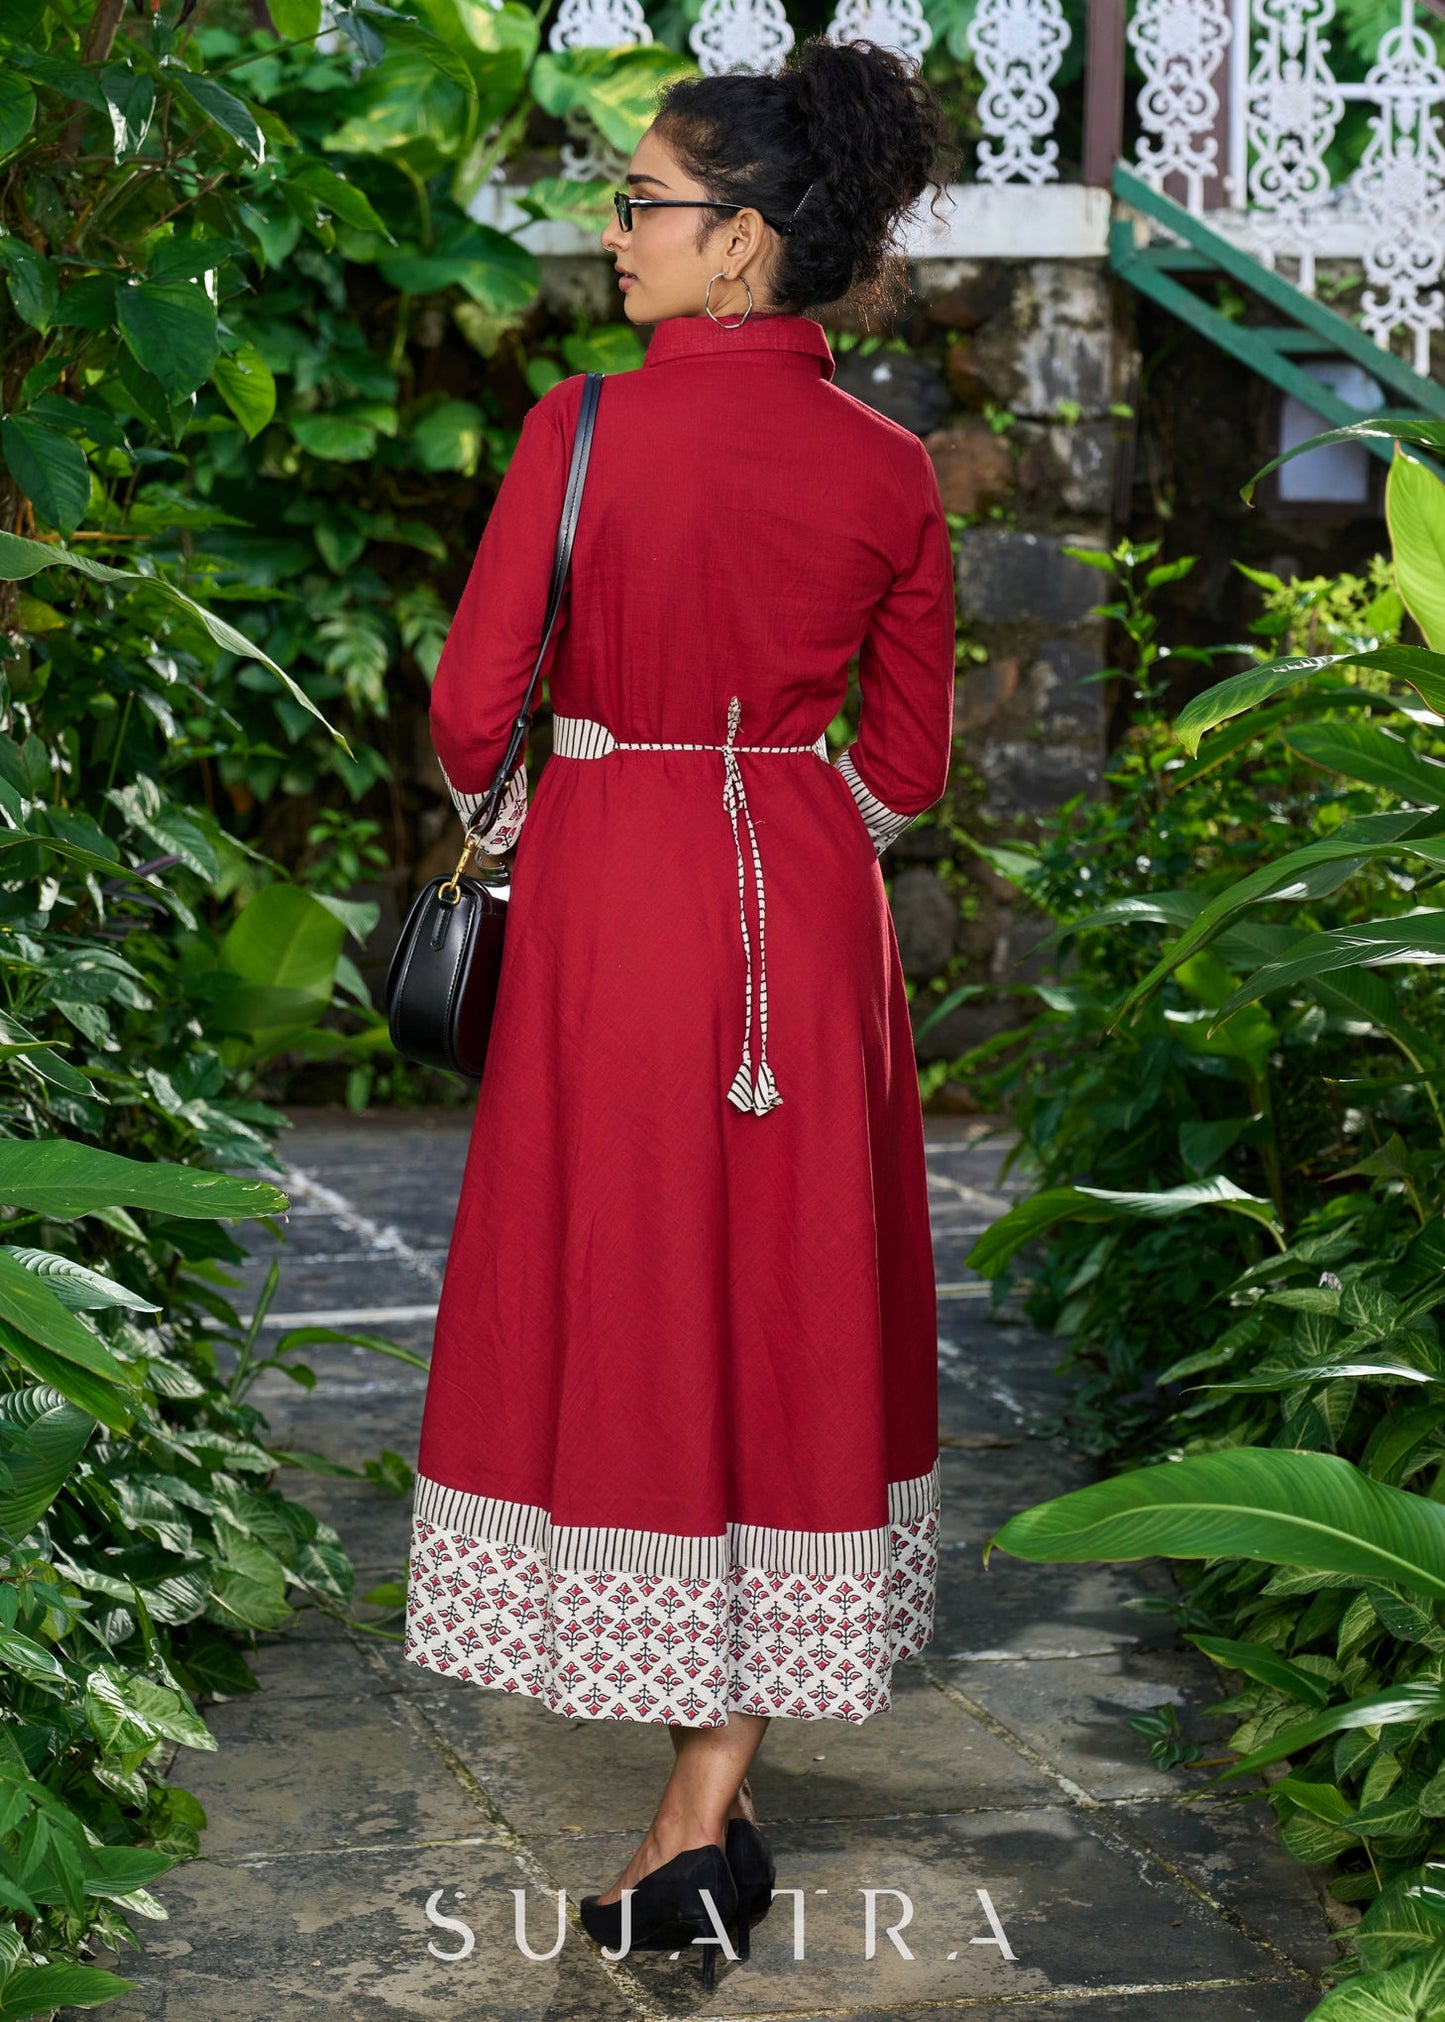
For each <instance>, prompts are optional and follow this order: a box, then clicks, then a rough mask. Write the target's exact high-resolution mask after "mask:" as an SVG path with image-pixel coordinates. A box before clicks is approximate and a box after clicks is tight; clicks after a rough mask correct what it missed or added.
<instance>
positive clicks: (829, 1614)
mask: <svg viewBox="0 0 1445 2022" xmlns="http://www.w3.org/2000/svg"><path fill="white" fill-rule="evenodd" d="M889 1499H890V1522H889V1524H888V1526H887V1529H886V1533H885V1535H886V1538H887V1543H888V1558H887V1561H886V1563H885V1564H884V1565H882V1566H881V1567H879V1568H878V1569H876V1570H873V1571H867V1572H862V1573H854V1572H826V1571H824V1572H798V1571H788V1570H776V1569H772V1568H769V1567H766V1566H761V1565H749V1564H746V1563H743V1562H741V1561H740V1560H739V1559H737V1558H736V1557H734V1558H733V1559H732V1561H731V1563H730V1564H729V1565H728V1566H727V1569H726V1572H725V1574H724V1575H723V1576H721V1577H714V1576H712V1575H711V1574H710V1573H709V1572H707V1571H698V1572H692V1573H668V1572H648V1571H644V1570H637V1569H633V1568H627V1569H619V1568H618V1567H616V1566H615V1565H614V1566H606V1565H603V1566H592V1567H586V1568H581V1569H570V1568H566V1567H560V1566H558V1565H556V1564H555V1563H554V1562H553V1561H551V1560H550V1559H549V1558H548V1557H547V1555H546V1553H545V1552H544V1551H539V1550H537V1549H536V1548H535V1547H534V1546H532V1545H529V1544H527V1543H525V1542H522V1541H520V1540H518V1539H514V1538H502V1539H498V1538H487V1539H483V1538H476V1537H472V1536H468V1535H466V1534H465V1533H463V1532H461V1531H457V1530H453V1529H448V1528H444V1527H442V1526H440V1525H437V1524H435V1523H432V1522H431V1521H430V1520H429V1519H428V1518H427V1517H426V1516H425V1515H423V1514H422V1513H421V1512H420V1510H418V1511H417V1513H416V1514H415V1515H414V1517H413V1523H412V1540H411V1559H410V1565H409V1568H408V1581H407V1601H406V1636H405V1641H404V1644H403V1649H402V1655H403V1657H404V1658H405V1659H407V1660H408V1661H409V1662H411V1663H413V1664H416V1665H417V1666H419V1667H420V1668H421V1669H423V1670H426V1671H434V1672H436V1673H438V1674H439V1675H441V1676H445V1677H453V1678H460V1679H463V1680H465V1681H466V1682H468V1683H471V1684H477V1685H486V1686H491V1687H494V1688H496V1689H499V1690H501V1691H505V1692H511V1693H514V1694H518V1695H521V1696H525V1697H529V1698H534V1699H540V1700H542V1701H543V1703H544V1704H546V1705H547V1706H549V1707H550V1708H551V1709H552V1710H553V1712H556V1713H560V1714H563V1715H565V1716H567V1717H568V1718H579V1717H580V1718H582V1719H594V1720H608V1719H611V1720H646V1721H666V1722H669V1723H672V1724H676V1725H679V1726H684V1727H721V1726H723V1725H725V1724H726V1721H727V1717H728V1714H729V1712H742V1713H756V1714H762V1715H766V1716H768V1717H781V1718H784V1719H797V1720H818V1719H835V1720H847V1721H852V1722H857V1721H861V1720H866V1719H868V1718H869V1717H870V1715H872V1714H874V1713H881V1712H886V1711H887V1710H888V1708H889V1707H890V1706H891V1705H892V1696H891V1690H890V1687H891V1673H892V1668H893V1665H894V1664H895V1663H897V1662H899V1661H900V1660H902V1659H903V1658H905V1657H911V1656H913V1655H915V1654H916V1653H917V1652H918V1651H920V1650H921V1649H923V1647H924V1646H925V1644H927V1643H929V1642H930V1641H931V1640H932V1637H933V1617H934V1600H935V1594H936V1588H937V1575H938V1468H937V1466H936V1465H935V1466H934V1468H933V1470H932V1472H931V1473H930V1474H927V1475H921V1476H918V1477H915V1479H914V1480H912V1481H910V1482H901V1483H893V1484H890V1488H889ZM418 1500H420V1497H419V1498H418ZM493 1506H494V1507H495V1506H496V1505H493ZM502 1507H508V1506H506V1505H503V1506H502ZM510 1507H511V1508H512V1509H513V1510H516V1511H519V1512H520V1511H524V1510H526V1509H528V1508H529V1507H530V1506H529V1505H526V1504H512V1505H510ZM895 1508H896V1509H897V1510H898V1514H897V1515H894V1514H893V1512H894V1510H895ZM543 1514H545V1513H543ZM737 1528H738V1529H741V1530H746V1529H748V1528H750V1527H747V1526H739V1527H737ZM766 1534H767V1533H765V1535H766ZM594 1535H602V1536H608V1535H611V1536H622V1537H626V1536H628V1535H633V1536H646V1535H648V1534H647V1533H631V1534H629V1533H626V1532H621V1533H618V1532H613V1533H607V1532H602V1533H594ZM654 1535H655V1534H654ZM772 1535H776V1536H781V1537H784V1538H787V1537H795V1538H798V1537H807V1536H819V1537H822V1538H825V1539H826V1538H827V1536H828V1535H829V1534H828V1533H806V1532H779V1533H772ZM838 1535H841V1536H843V1537H845V1538H857V1537H860V1536H864V1537H866V1536H871V1535H872V1533H868V1532H862V1533H860V1532H848V1533H840V1534H838ZM687 1542H688V1543H694V1544H695V1543H703V1544H710V1543H712V1542H713V1541H712V1540H709V1539H703V1540H696V1539H692V1540H687Z"/></svg>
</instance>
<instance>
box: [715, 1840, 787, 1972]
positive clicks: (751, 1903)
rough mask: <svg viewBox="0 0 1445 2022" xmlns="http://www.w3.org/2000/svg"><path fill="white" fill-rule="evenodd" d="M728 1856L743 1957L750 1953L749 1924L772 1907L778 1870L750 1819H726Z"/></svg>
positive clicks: (758, 1919) (764, 1842) (738, 1944)
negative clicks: (736, 1899)
mask: <svg viewBox="0 0 1445 2022" xmlns="http://www.w3.org/2000/svg"><path fill="white" fill-rule="evenodd" d="M727 1856H728V1866H729V1867H730V1868H731V1869H732V1874H733V1880H734V1882H735V1883H736V1884H737V1891H738V1925H737V1939H736V1946H737V1955H738V1957H739V1958H740V1959H746V1958H748V1957H749V1956H750V1955H751V1952H752V1937H751V1931H752V1926H753V1925H754V1924H760V1923H761V1922H762V1920H763V1918H764V1917H765V1916H766V1915H767V1914H768V1911H769V1910H770V1909H771V1908H772V1907H773V1884H774V1883H775V1882H776V1880H777V1878H778V1870H777V1867H776V1864H775V1863H774V1860H773V1852H772V1848H771V1847H770V1846H769V1845H768V1843H767V1841H766V1840H765V1839H764V1838H763V1835H762V1833H761V1832H760V1831H759V1830H758V1828H757V1826H756V1825H754V1823H753V1821H752V1820H751V1819H750V1818H730V1819H729V1820H728V1844H727Z"/></svg>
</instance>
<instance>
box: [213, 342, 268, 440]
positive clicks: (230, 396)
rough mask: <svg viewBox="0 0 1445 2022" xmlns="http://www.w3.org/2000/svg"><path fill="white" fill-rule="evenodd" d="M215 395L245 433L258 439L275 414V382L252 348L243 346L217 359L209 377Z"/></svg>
mask: <svg viewBox="0 0 1445 2022" xmlns="http://www.w3.org/2000/svg"><path fill="white" fill-rule="evenodd" d="M211 379H212V381H213V383H214V385H215V388H216V391H217V392H218V393H219V394H220V396H221V398H222V400H224V401H225V403H226V405H227V407H229V408H230V410H231V412H232V414H234V415H235V417H236V419H237V421H239V422H240V424H241V426H242V428H244V429H245V431H246V434H247V436H248V437H251V436H256V435H259V434H260V432H261V430H262V429H263V428H264V427H265V426H266V424H267V422H268V421H269V420H270V419H271V417H272V415H273V414H274V413H275V412H276V381H275V379H274V378H273V377H272V375H271V368H270V366H268V365H267V363H266V361H265V359H264V358H263V357H262V356H261V354H260V352H259V351H258V350H257V349H256V347H255V345H254V344H242V345H240V346H239V347H238V348H237V349H236V350H235V351H233V352H231V353H230V354H229V355H227V354H226V353H224V352H223V353H222V354H221V356H220V357H219V358H217V360H216V363H215V367H214V369H213V370H212V373H211Z"/></svg>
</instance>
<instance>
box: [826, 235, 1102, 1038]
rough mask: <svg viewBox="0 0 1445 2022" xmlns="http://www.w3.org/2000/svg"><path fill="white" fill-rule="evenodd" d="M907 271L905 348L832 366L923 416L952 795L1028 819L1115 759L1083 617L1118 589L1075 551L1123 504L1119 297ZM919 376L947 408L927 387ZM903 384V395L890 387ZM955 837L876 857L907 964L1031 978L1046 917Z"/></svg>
mask: <svg viewBox="0 0 1445 2022" xmlns="http://www.w3.org/2000/svg"><path fill="white" fill-rule="evenodd" d="M913 283H914V292H915V304H916V306H915V309H914V312H913V314H912V316H911V318H910V321H909V325H908V335H909V338H910V343H911V345H912V346H913V349H912V350H911V352H910V354H909V356H907V357H901V356H900V355H899V354H897V353H892V352H875V353H873V354H872V355H871V356H868V357H863V356H858V355H857V354H852V355H850V356H849V357H847V358H845V359H843V360H842V361H840V367H839V372H838V378H839V381H840V382H841V383H843V384H844V385H846V386H847V387H848V389H849V390H850V391H851V392H855V393H857V394H858V395H859V397H860V398H863V399H866V400H870V401H871V402H872V404H873V405H875V406H877V407H879V408H880V409H881V410H882V411H884V412H892V413H893V414H894V416H895V418H896V419H898V420H900V421H904V422H905V423H906V425H908V426H910V427H915V428H916V429H917V431H918V433H919V434H920V435H921V436H922V438H923V440H924V442H925V444H926V446H927V448H928V450H929V452H930V454H931V456H932V458H933V463H934V468H935V470H936V471H937V473H938V480H939V487H940V490H941V492H942V495H943V500H944V504H945V506H946V507H947V508H948V509H949V510H950V511H952V512H954V513H956V514H958V515H960V516H961V517H962V518H963V519H964V520H965V521H966V522H967V524H965V525H964V526H963V527H962V528H961V530H960V531H959V533H958V610H959V618H960V624H961V628H962V633H963V640H964V647H963V651H962V652H961V655H960V670H959V680H958V689H957V703H956V709H955V729H956V733H957V739H958V742H957V746H956V750H957V754H958V757H957V762H956V765H955V783H954V787H953V789H952V791H951V795H950V801H951V804H952V811H955V812H957V813H958V814H959V816H960V817H961V818H962V819H963V820H964V821H965V823H967V822H968V821H969V819H970V818H972V819H973V825H974V826H985V827H986V828H987V829H988V831H989V832H991V833H995V834H996V833H999V832H1003V833H1018V832H1020V831H1022V832H1025V833H1027V832H1028V831H1029V830H1030V828H1031V827H1032V824H1033V822H1034V821H1035V819H1036V818H1037V817H1038V816H1039V815H1041V814H1045V813H1049V812H1052V811H1053V810H1054V809H1056V808H1058V807H1059V806H1060V805H1061V804H1062V803H1063V802H1065V801H1067V800H1069V799H1072V798H1073V797H1074V796H1075V795H1077V794H1079V793H1088V792H1091V791H1093V790H1094V789H1095V788H1097V786H1098V784H1099V781H1100V778H1101V775H1102V771H1103V766H1104V757H1105V739H1106V731H1107V716H1108V694H1107V689H1106V686H1105V685H1104V684H1101V683H1099V682H1097V681H1095V680H1092V679H1091V677H1092V676H1095V675H1097V674H1098V673H1099V671H1100V670H1101V669H1102V668H1103V667H1104V666H1105V664H1106V660H1105V640H1104V627H1103V624H1102V622H1101V621H1100V620H1099V619H1097V618H1095V617H1093V616H1091V615H1090V613H1091V609H1092V607H1093V606H1094V605H1095V604H1097V603H1098V602H1100V601H1101V599H1102V595H1103V593H1104V591H1105V589H1106V587H1107V586H1106V584H1105V582H1104V579H1103V578H1102V577H1101V576H1100V575H1099V574H1098V572H1097V571H1096V570H1093V569H1090V568H1088V567H1086V566H1085V565H1084V564H1083V563H1081V562H1078V561H1076V560H1074V559H1073V558H1072V557H1071V556H1070V555H1068V554H1067V553H1066V552H1065V549H1066V548H1067V547H1068V546H1070V545H1073V544H1077V545H1081V546H1085V547H1097V546H1107V545H1108V544H1110V542H1111V541H1112V540H1113V538H1114V537H1115V525H1116V521H1117V520H1118V519H1119V518H1120V517H1121V502H1123V503H1122V511H1127V498H1128V486H1129V478H1130V473H1131V469H1132V442H1133V422H1132V404H1131V394H1132V391H1133V386H1134V381H1135V378H1136V376H1137V373H1136V360H1135V354H1134V351H1133V348H1132V344H1131V341H1130V332H1129V328H1128V325H1127V322H1126V321H1124V320H1123V318H1124V316H1125V314H1126V313H1127V302H1121V300H1120V295H1119V292H1118V291H1116V288H1115V286H1114V284H1113V282H1112V279H1111V276H1110V275H1109V273H1108V271H1107V269H1106V268H1105V267H1104V266H1103V265H1102V263H1098V262H1092V261H1078V260H1071V261H1064V260H1038V261H1019V262H1010V261H998V260H990V261H964V260H939V261H920V262H918V263H917V265H916V266H915V268H914V270H913ZM931 352H937V353H940V354H941V356H940V359H939V366H938V367H937V368H935V367H934V366H932V365H930V363H929V362H928V360H929V354H930V353H931ZM905 368H906V369H905ZM928 374H932V379H933V383H936V384H937V385H938V388H939V391H940V392H941V394H942V395H943V396H944V397H945V398H946V402H947V407H946V411H945V409H944V406H943V404H942V402H941V401H940V400H939V399H938V398H937V397H936V396H935V397H934V398H933V400H932V401H931V403H930V401H929V400H928V399H927V398H925V397H924V386H925V383H927V382H926V381H925V378H924V375H928ZM880 375H882V376H880ZM894 387H897V388H898V389H899V392H900V393H903V392H904V391H906V394H907V398H906V399H905V398H899V397H898V396H897V395H894V397H892V398H891V399H890V397H889V396H890V392H891V390H892V388H894ZM954 850H955V846H954V844H953V841H952V839H951V837H950V835H949V833H948V831H947V829H944V828H925V829H921V830H913V831H910V832H909V833H908V834H907V835H905V836H904V837H903V838H902V839H901V840H900V842H899V843H898V844H896V845H895V846H894V848H893V850H892V851H891V852H890V853H889V857H888V858H887V859H885V869H886V871H887V873H888V874H889V877H890V895H891V899H892V903H893V910H894V920H895V925H896V927H897V930H898V937H899V947H900V952H901V954H902V957H903V963H904V968H905V971H906V973H908V974H909V975H911V976H913V977H914V978H915V979H917V980H918V981H920V982H923V981H925V980H927V979H931V978H935V977H938V976H940V975H941V974H943V973H944V972H945V971H948V972H949V975H950V980H957V979H958V978H959V975H960V972H961V973H962V974H963V975H964V976H965V977H966V978H967V979H969V980H973V981H977V982H981V983H992V984H1003V985H1006V984H1010V983H1015V984H1016V983H1019V982H1022V981H1026V980H1029V979H1030V978H1031V977H1032V975H1033V973H1034V965H1033V964H1032V963H1031V961H1030V955H1031V951H1032V949H1033V946H1034V944H1035V942H1036V941H1037V939H1038V937H1039V931H1040V930H1039V929H1038V927H1037V926H1036V925H1033V924H1032V923H1030V922H1027V921H1024V920H1021V919H1020V918H1019V917H1018V913H1017V909H1016V907H1015V905H1014V904H1013V897H1014V894H1013V889H1012V887H1011V886H1009V885H1008V884H1007V883H1006V882H1005V881H1004V880H1003V879H1001V878H998V877H996V876H995V875H994V874H993V873H992V872H991V871H990V870H989V869H988V867H987V865H985V864H984V863H982V862H981V861H980V860H978V859H977V858H970V859H969V860H967V861H966V862H964V863H963V864H962V865H956V864H955V863H954ZM945 859H946V860H947V864H948V869H947V871H946V870H945V868H944V862H945ZM960 871H961V873H962V875H963V877H964V878H966V879H967V881H968V885H969V887H970V888H971V889H970V890H969V891H968V892H967V893H966V894H965V895H964V898H963V902H962V903H960V893H959V884H958V874H959V872H960ZM950 920H951V922H952V925H951V929H950V926H949V922H950ZM1019 1015H1020V1013H1019V1010H1018V1007H1017V1004H1016V1003H1015V1002H1011V1001H1010V1000H1007V999H986V1000H984V1001H982V1002H980V1003H974V1004H969V1005H964V1006H961V1007H960V1008H959V1009H957V1010H956V1011H954V1012H952V1013H950V1014H949V1015H948V1016H947V1017H946V1018H945V1019H943V1020H941V1021H940V1022H939V1023H938V1024H937V1025H935V1026H934V1027H933V1028H932V1029H931V1030H930V1031H929V1032H928V1033H926V1034H924V1036H923V1037H922V1039H921V1040H920V1042H919V1053H920V1057H921V1058H922V1059H924V1060H932V1059H945V1058H950V1057H952V1056H954V1055H956V1054H958V1053H960V1052H962V1051H963V1050H964V1049H965V1048H967V1047H969V1046H971V1045H974V1044H976V1043H977V1042H978V1041H979V1040H980V1039H983V1038H985V1037H987V1036H989V1034H990V1033H992V1032H994V1031H996V1030H998V1029H1000V1028H1001V1027H1002V1026H1004V1025H1006V1024H1008V1023H1010V1022H1013V1021H1014V1020H1015V1019H1016V1018H1017V1017H1018V1016H1019Z"/></svg>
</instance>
